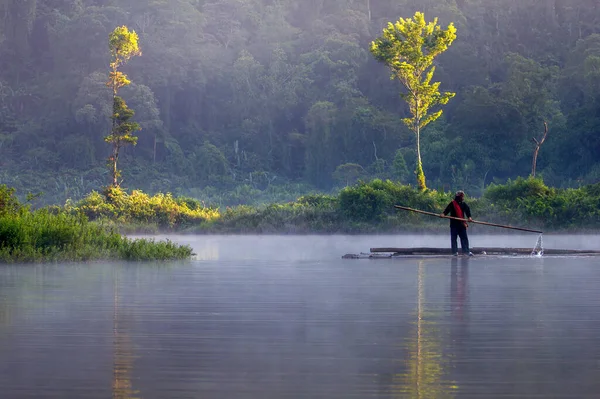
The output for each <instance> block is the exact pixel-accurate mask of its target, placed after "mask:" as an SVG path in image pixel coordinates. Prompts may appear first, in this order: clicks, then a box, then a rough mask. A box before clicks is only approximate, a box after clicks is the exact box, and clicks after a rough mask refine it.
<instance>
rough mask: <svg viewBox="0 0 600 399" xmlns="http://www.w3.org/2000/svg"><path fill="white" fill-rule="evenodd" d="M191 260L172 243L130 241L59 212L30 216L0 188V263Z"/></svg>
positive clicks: (10, 193) (53, 209) (186, 248)
mask: <svg viewBox="0 0 600 399" xmlns="http://www.w3.org/2000/svg"><path fill="white" fill-rule="evenodd" d="M192 255H193V253H192V249H191V248H190V247H189V246H182V245H178V244H175V243H173V242H171V241H160V242H156V241H154V240H152V239H130V238H127V237H124V236H122V235H121V234H119V233H118V232H117V230H116V229H114V228H109V227H107V226H103V225H102V223H94V222H90V221H89V220H88V218H87V217H86V216H85V215H83V214H82V213H73V212H67V211H65V210H64V209H62V208H60V207H46V208H42V209H37V210H31V209H30V207H29V206H26V205H23V204H21V203H20V202H19V200H18V199H17V198H16V196H15V190H14V189H12V188H7V187H6V186H4V185H3V186H0V263H38V262H61V261H67V262H71V261H92V260H127V261H145V260H175V259H188V258H190V257H191V256H192Z"/></svg>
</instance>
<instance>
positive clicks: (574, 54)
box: [0, 0, 600, 203]
mask: <svg viewBox="0 0 600 399" xmlns="http://www.w3.org/2000/svg"><path fill="white" fill-rule="evenodd" d="M417 11H418V12H422V13H423V14H424V15H425V16H427V18H429V19H432V20H433V19H434V18H436V17H437V18H438V24H439V26H444V27H446V26H449V25H450V24H451V23H453V25H454V26H455V27H456V35H457V36H456V40H454V42H453V43H452V46H450V47H449V48H448V49H447V51H445V52H443V53H442V54H439V55H438V56H437V57H435V59H434V60H433V62H432V63H431V67H433V68H435V77H434V79H435V81H439V82H441V84H440V85H439V86H435V89H436V90H438V89H439V92H440V96H442V95H443V93H456V97H455V98H454V99H453V100H452V101H450V102H448V104H446V105H445V106H444V114H443V115H441V116H439V117H438V118H437V120H433V119H434V118H435V116H436V114H437V112H439V110H440V109H439V108H438V107H436V106H434V103H435V101H434V102H432V103H431V104H432V105H431V108H430V109H431V112H430V113H429V115H430V116H431V118H433V119H428V118H425V119H422V120H421V122H420V124H419V126H420V127H423V126H421V125H422V123H425V122H427V123H429V124H428V126H427V128H426V134H423V135H422V136H421V137H419V139H420V143H419V144H420V145H419V146H417V145H416V144H417V143H416V140H417V137H416V135H415V134H414V133H413V132H412V131H411V129H410V128H409V127H407V126H406V125H405V124H404V123H403V122H402V120H403V119H404V120H406V119H407V118H408V119H410V118H412V117H413V113H412V111H411V107H410V105H409V104H405V103H403V102H402V101H398V91H399V85H397V84H395V82H390V81H389V73H387V72H386V68H387V67H386V65H385V64H384V63H381V62H378V61H377V60H376V59H375V58H374V57H372V56H371V55H370V54H369V50H370V43H371V42H373V41H376V40H377V37H379V36H380V35H381V33H382V28H384V27H386V26H388V25H387V24H388V22H390V21H396V20H398V19H399V18H404V19H405V20H406V18H410V17H411V16H414V15H415V12H417ZM0 13H1V15H3V16H4V17H3V18H1V19H0V155H1V157H0V159H1V165H0V178H1V180H0V183H5V184H7V185H9V186H14V187H16V188H17V192H28V191H31V192H40V191H42V192H44V193H46V194H45V196H44V197H42V198H43V199H44V201H47V202H54V203H62V202H64V200H65V199H66V198H68V197H74V198H77V197H81V196H83V195H85V194H86V193H87V192H89V191H90V190H91V189H97V188H98V187H101V186H102V185H104V184H106V181H108V180H109V177H108V174H109V173H110V172H109V171H107V169H106V167H105V160H106V158H107V157H108V156H110V153H111V151H110V149H109V148H107V145H106V143H105V142H104V139H103V138H104V136H106V134H107V132H109V131H110V129H111V115H112V110H113V105H114V101H113V99H112V98H111V93H110V90H108V89H107V88H106V86H105V85H104V83H105V82H106V81H108V80H109V79H110V75H109V74H110V72H111V71H110V69H109V70H107V65H109V63H110V62H111V50H110V48H109V46H107V38H108V37H109V36H110V35H111V33H113V32H114V31H115V28H118V27H122V26H127V27H129V29H130V30H134V31H135V32H136V33H137V35H138V36H139V43H140V44H141V46H142V47H143V50H144V55H143V57H131V58H130V59H128V62H126V63H120V64H119V67H118V70H119V71H120V72H122V73H124V74H127V75H128V76H130V77H131V78H132V79H131V80H132V83H131V84H130V85H129V86H127V87H122V88H120V89H119V92H118V94H119V97H121V98H122V99H123V101H124V102H126V103H127V104H128V105H129V106H130V107H131V109H132V110H135V112H136V114H135V117H134V118H133V119H135V122H136V123H138V124H139V125H140V126H142V127H143V129H144V133H143V134H140V137H139V139H138V142H137V145H136V146H135V147H134V146H128V147H126V148H123V149H122V151H121V155H120V157H121V158H120V159H121V160H122V162H121V163H120V165H121V167H122V168H123V174H124V175H125V176H126V177H127V178H126V180H125V182H126V185H127V186H128V187H130V188H139V189H142V190H145V191H147V192H150V193H153V192H156V191H167V190H168V191H172V192H174V193H177V194H186V195H190V193H194V192H196V193H198V192H209V191H210V192H215V191H216V192H219V191H235V190H241V188H240V187H250V188H252V189H260V188H262V187H266V186H268V185H269V184H271V185H303V187H310V188H312V189H319V190H330V189H332V188H334V187H341V186H343V185H345V184H346V183H347V182H348V181H349V180H348V179H346V178H343V179H342V178H340V173H339V171H340V170H343V169H344V168H342V169H339V170H338V167H340V166H342V165H349V164H355V165H359V166H360V167H361V168H363V169H364V172H361V173H362V175H361V178H365V179H366V178H371V177H380V178H392V179H401V180H403V181H411V180H412V179H408V178H407V176H406V173H405V166H406V165H409V168H412V165H416V164H417V160H418V157H419V155H421V156H422V167H423V172H424V175H426V176H427V185H428V186H429V187H431V188H436V189H438V188H443V189H452V190H454V189H458V188H461V189H465V190H468V191H469V194H473V195H477V194H478V193H481V192H482V191H483V188H484V187H485V186H487V185H489V184H490V183H492V182H504V181H506V180H507V179H509V178H515V177H517V176H527V175H529V174H530V172H531V166H532V165H531V162H532V155H533V151H534V149H535V148H534V146H533V145H532V143H531V138H532V137H539V135H540V134H541V132H543V129H544V125H543V123H544V122H547V123H548V128H549V134H548V139H547V140H546V142H545V143H544V146H543V147H542V148H541V150H540V151H539V156H538V158H537V166H536V175H537V176H541V177H543V178H544V181H545V182H546V183H547V184H549V185H553V186H561V187H572V186H579V185H582V184H586V183H595V182H597V181H598V179H599V178H600V155H599V154H600V134H598V133H599V132H600V116H599V115H600V113H599V112H598V110H599V106H600V105H599V104H600V94H599V93H600V91H599V90H598V89H599V88H600V74H599V73H598V69H599V68H598V65H600V61H599V60H600V3H598V2H597V1H596V0H561V1H556V2H551V1H548V2H546V1H541V2H540V1H538V2H529V1H515V0H502V1H492V0H443V1H440V0H398V1H379V2H373V1H365V0H360V1H359V0H328V1H304V0H281V1H277V2H274V1H271V0H202V1H198V0H169V1H167V0H154V1H151V2H148V1H142V0H120V1H115V0H106V1H96V0H0ZM413 21H414V18H413ZM423 29H425V31H427V29H430V28H429V25H428V24H426V27H425V28H423ZM442 31H445V29H442V30H440V31H436V30H435V29H434V30H433V33H435V32H438V34H440V32H442ZM434 36H435V35H434ZM424 44H426V43H425V42H424ZM427 44H428V43H427ZM117 47H118V46H115V49H116V48H117ZM119 49H122V48H121V47H119ZM427 54H428V53H427V52H424V53H423V58H424V59H427V57H426V55H427ZM427 71H428V72H431V71H432V68H430V69H427ZM427 76H428V74H427V72H425V73H424V75H422V77H423V78H427ZM429 84H430V88H434V85H435V83H433V80H431V81H429ZM442 98H444V97H440V98H438V100H441V99H442ZM416 148H419V149H420V152H421V154H418V153H417V151H416V150H415V149H416ZM207 165H208V166H210V167H208V166H207ZM204 167H208V169H207V170H203V171H200V170H198V169H199V168H204ZM355 168H356V169H357V170H360V169H359V168H358V167H355ZM336 170H338V173H337V174H335V171H336ZM256 176H268V178H265V179H266V180H264V181H265V182H270V183H269V184H267V183H264V182H263V181H261V183H258V181H259V180H258V179H257V178H256ZM353 179H354V178H353ZM126 188H127V187H126Z"/></svg>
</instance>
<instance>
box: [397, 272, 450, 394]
mask: <svg viewBox="0 0 600 399" xmlns="http://www.w3.org/2000/svg"><path fill="white" fill-rule="evenodd" d="M424 280H425V267H424V264H423V261H422V260H420V261H419V262H418V276H417V321H416V331H415V333H416V334H415V336H413V337H410V338H409V339H408V351H409V359H408V362H407V363H408V364H407V369H408V370H407V372H406V373H405V374H400V375H396V376H395V378H394V380H395V382H394V392H395V393H396V394H397V396H398V397H402V398H419V399H421V398H422V399H436V398H451V397H452V393H453V391H454V390H456V389H457V387H456V386H455V385H454V384H452V383H451V382H450V381H448V380H444V377H445V375H446V374H447V368H448V366H449V364H448V363H449V362H448V359H446V358H444V354H443V353H442V348H441V344H440V342H439V341H440V331H439V330H438V329H437V328H436V323H435V322H434V321H431V320H427V312H426V309H425V287H424V286H425V281H424Z"/></svg>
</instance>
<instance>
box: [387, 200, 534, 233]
mask: <svg viewBox="0 0 600 399" xmlns="http://www.w3.org/2000/svg"><path fill="white" fill-rule="evenodd" d="M394 208H397V209H403V210H405V211H410V212H416V213H422V214H423V215H429V216H436V217H441V218H445V219H454V220H460V221H461V222H469V223H477V224H483V225H485V226H493V227H502V228H503V229H511V230H520V231H527V232H529V233H539V234H542V233H543V231H539V230H531V229H524V228H522V227H513V226H506V225H503V224H496V223H488V222H479V221H477V220H471V221H469V220H467V219H461V218H456V217H454V216H446V215H440V214H439V213H433V212H426V211H420V210H418V209H412V208H408V207H406V206H400V205H394Z"/></svg>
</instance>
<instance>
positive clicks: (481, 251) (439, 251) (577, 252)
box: [342, 247, 600, 259]
mask: <svg viewBox="0 0 600 399" xmlns="http://www.w3.org/2000/svg"><path fill="white" fill-rule="evenodd" d="M471 252H473V254H474V255H504V256H523V255H539V253H538V252H537V251H534V250H532V249H531V248H493V247H492V248H487V247H485V248H471ZM543 254H544V255H567V256H592V255H600V251H595V250H587V249H584V250H582V249H552V248H548V249H544V250H543ZM446 255H450V256H451V255H452V252H451V249H450V248H428V247H419V248H371V252H370V253H360V254H346V255H344V256H342V258H343V259H363V258H374V259H378V258H393V257H404V256H446Z"/></svg>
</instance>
